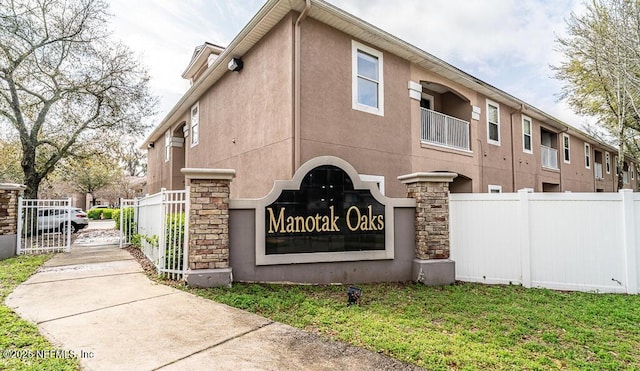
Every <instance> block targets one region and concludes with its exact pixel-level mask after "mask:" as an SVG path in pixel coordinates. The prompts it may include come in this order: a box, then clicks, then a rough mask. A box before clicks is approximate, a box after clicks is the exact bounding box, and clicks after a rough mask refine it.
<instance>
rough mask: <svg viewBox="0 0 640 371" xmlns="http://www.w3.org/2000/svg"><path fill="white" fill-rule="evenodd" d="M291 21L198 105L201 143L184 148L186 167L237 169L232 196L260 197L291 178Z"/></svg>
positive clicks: (258, 45) (244, 57)
mask: <svg viewBox="0 0 640 371" xmlns="http://www.w3.org/2000/svg"><path fill="white" fill-rule="evenodd" d="M293 21H294V19H293V16H292V15H289V16H287V17H286V18H285V19H284V20H282V21H281V22H280V23H279V24H278V25H277V26H276V27H275V28H274V29H273V30H272V31H271V32H270V33H268V34H267V35H266V36H265V37H264V38H263V39H262V40H261V42H260V43H258V44H257V45H256V46H255V47H254V48H253V49H251V50H250V51H249V52H248V53H247V54H246V55H243V56H242V59H243V61H244V68H243V69H242V70H241V71H240V72H227V73H226V74H225V76H223V77H222V78H221V79H220V80H219V81H218V82H217V83H216V84H215V85H214V86H213V87H212V88H210V89H209V90H208V91H207V92H206V93H205V94H204V95H203V96H202V97H201V98H200V99H199V101H198V103H199V108H200V141H199V144H198V145H196V146H193V147H191V146H190V145H189V144H187V146H186V167H191V168H230V169H235V170H236V171H237V172H236V177H235V179H234V180H233V183H232V187H231V196H232V197H244V198H252V197H262V196H264V195H265V194H267V193H268V192H269V190H271V187H272V186H273V182H274V181H275V180H277V179H289V178H290V177H291V176H292V146H293V144H292V139H291V127H292V111H291V107H292V72H291V71H292V53H293V43H292V27H293ZM187 123H189V119H187ZM187 141H189V138H187Z"/></svg>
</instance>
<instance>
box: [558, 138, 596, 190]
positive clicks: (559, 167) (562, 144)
mask: <svg viewBox="0 0 640 371" xmlns="http://www.w3.org/2000/svg"><path fill="white" fill-rule="evenodd" d="M568 131H569V127H566V128H564V129H562V130H560V132H558V134H564V133H566V132H568ZM558 139H560V145H558V150H560V148H562V161H560V155H558V171H560V192H563V191H564V188H562V167H563V166H564V138H563V136H562V135H560V136H559V138H558ZM569 140H571V139H569ZM595 184H596V183H595V180H594V181H593V187H594V192H595Z"/></svg>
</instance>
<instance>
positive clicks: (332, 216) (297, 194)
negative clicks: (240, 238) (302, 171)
mask: <svg viewBox="0 0 640 371" xmlns="http://www.w3.org/2000/svg"><path fill="white" fill-rule="evenodd" d="M385 222H386V221H385V206H384V205H383V204H381V203H380V202H378V201H377V200H376V199H375V198H373V196H372V195H371V192H370V191H369V190H362V189H358V190H356V189H354V186H353V182H352V181H351V178H350V177H349V175H348V174H347V173H345V172H344V170H342V169H340V168H338V167H336V166H332V165H323V166H318V167H316V168H314V169H313V170H311V171H310V172H308V173H307V175H306V176H305V177H304V179H303V181H302V184H301V185H300V189H299V190H283V191H282V193H281V194H280V197H278V199H277V200H276V201H275V202H273V203H272V204H271V205H268V206H267V207H266V208H265V239H266V243H265V248H266V251H265V253H266V255H275V254H299V253H317V252H343V251H371V250H384V249H385V244H384V243H385V238H384V235H385Z"/></svg>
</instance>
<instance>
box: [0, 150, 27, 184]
mask: <svg viewBox="0 0 640 371" xmlns="http://www.w3.org/2000/svg"><path fill="white" fill-rule="evenodd" d="M21 160H22V156H21V155H20V143H19V142H18V141H11V140H6V139H0V183H22V169H21V168H20V162H21Z"/></svg>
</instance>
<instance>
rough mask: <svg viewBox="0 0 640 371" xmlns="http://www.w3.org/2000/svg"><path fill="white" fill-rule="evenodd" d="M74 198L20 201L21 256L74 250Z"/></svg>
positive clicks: (19, 237) (18, 242) (18, 246)
mask: <svg viewBox="0 0 640 371" xmlns="http://www.w3.org/2000/svg"><path fill="white" fill-rule="evenodd" d="M71 212H72V208H71V199H70V198H69V199H66V200H28V199H23V198H22V197H20V198H19V199H18V238H17V248H16V252H17V253H18V254H46V253H50V252H61V251H67V252H68V251H69V250H70V249H71V232H72V223H71V217H72V215H71Z"/></svg>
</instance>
